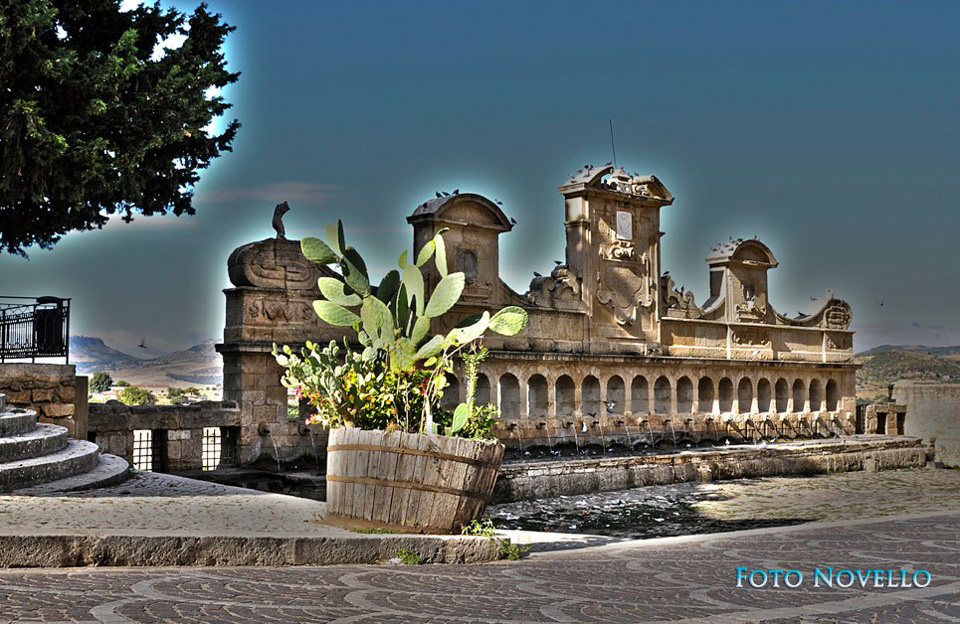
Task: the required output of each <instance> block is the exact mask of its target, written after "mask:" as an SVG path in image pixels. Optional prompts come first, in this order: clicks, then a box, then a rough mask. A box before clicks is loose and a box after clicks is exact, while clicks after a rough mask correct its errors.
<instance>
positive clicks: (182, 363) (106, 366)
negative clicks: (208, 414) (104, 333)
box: [70, 336, 223, 387]
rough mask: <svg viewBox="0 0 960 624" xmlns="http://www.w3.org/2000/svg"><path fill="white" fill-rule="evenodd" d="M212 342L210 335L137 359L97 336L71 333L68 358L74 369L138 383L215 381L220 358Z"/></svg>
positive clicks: (218, 378) (220, 373)
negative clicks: (163, 352)
mask: <svg viewBox="0 0 960 624" xmlns="http://www.w3.org/2000/svg"><path fill="white" fill-rule="evenodd" d="M214 344H216V341H215V340H213V339H210V340H204V341H203V342H201V343H200V344H197V345H194V346H192V347H190V348H189V349H184V350H183V351H175V352H174V353H169V354H167V355H164V356H161V357H157V358H151V359H138V358H135V357H133V356H130V355H127V354H126V353H122V352H120V351H117V350H116V349H112V348H110V347H109V346H107V345H106V344H105V343H104V342H103V340H101V339H100V338H91V337H86V336H75V337H72V338H71V339H70V362H71V363H73V364H76V365H77V372H78V373H81V374H84V375H90V374H93V373H95V372H97V371H105V372H108V373H110V376H111V377H113V379H114V380H115V381H119V380H121V379H122V380H124V381H128V382H130V383H131V384H134V385H138V386H156V387H166V386H178V387H185V386H190V385H202V384H211V385H215V384H218V383H221V382H222V380H223V358H222V357H221V356H220V354H219V353H217V352H216V350H215V349H214Z"/></svg>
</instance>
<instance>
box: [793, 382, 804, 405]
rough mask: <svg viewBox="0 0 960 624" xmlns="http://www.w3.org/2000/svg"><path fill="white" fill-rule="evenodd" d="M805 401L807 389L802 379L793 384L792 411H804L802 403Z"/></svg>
mask: <svg viewBox="0 0 960 624" xmlns="http://www.w3.org/2000/svg"><path fill="white" fill-rule="evenodd" d="M806 400H807V387H806V385H804V383H803V380H802V379H797V380H796V381H794V382H793V411H795V412H802V411H804V409H803V408H804V402H805V401H806Z"/></svg>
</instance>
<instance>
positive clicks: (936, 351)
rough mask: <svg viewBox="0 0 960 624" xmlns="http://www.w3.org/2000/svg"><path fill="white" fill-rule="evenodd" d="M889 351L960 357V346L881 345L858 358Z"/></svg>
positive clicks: (858, 355) (859, 354) (859, 355)
mask: <svg viewBox="0 0 960 624" xmlns="http://www.w3.org/2000/svg"><path fill="white" fill-rule="evenodd" d="M889 351H903V352H906V353H925V354H926V355H960V346H956V347H927V346H924V345H888V344H885V345H880V346H879V347H874V348H872V349H869V350H867V351H864V352H862V353H858V354H857V357H862V356H867V355H878V354H880V353H887V352H889Z"/></svg>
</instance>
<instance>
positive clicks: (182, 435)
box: [167, 429, 190, 441]
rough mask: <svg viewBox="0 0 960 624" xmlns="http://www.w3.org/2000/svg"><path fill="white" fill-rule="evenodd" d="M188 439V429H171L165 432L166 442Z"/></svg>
mask: <svg viewBox="0 0 960 624" xmlns="http://www.w3.org/2000/svg"><path fill="white" fill-rule="evenodd" d="M189 439H190V430H189V429H180V430H176V429H172V430H170V431H167V440H170V441H173V440H189Z"/></svg>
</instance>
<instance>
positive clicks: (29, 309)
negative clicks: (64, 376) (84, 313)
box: [0, 297, 70, 362]
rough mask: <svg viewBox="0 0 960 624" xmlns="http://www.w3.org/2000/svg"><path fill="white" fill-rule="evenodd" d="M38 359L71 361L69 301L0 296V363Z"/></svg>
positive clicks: (51, 298)
mask: <svg viewBox="0 0 960 624" xmlns="http://www.w3.org/2000/svg"><path fill="white" fill-rule="evenodd" d="M28 302H29V303H28ZM38 357H62V358H66V360H67V362H69V361H70V300H69V299H61V298H60V297H35V298H34V297H0V362H5V361H7V360H19V359H25V358H30V359H31V360H32V361H34V362H35V361H36V359H37V358H38Z"/></svg>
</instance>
